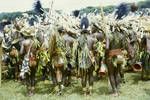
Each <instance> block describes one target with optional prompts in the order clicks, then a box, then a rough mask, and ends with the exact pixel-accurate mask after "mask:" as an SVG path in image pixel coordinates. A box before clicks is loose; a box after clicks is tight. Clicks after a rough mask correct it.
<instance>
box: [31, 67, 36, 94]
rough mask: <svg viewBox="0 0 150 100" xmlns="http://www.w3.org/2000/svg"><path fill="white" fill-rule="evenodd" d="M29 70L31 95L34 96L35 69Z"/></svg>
mask: <svg viewBox="0 0 150 100" xmlns="http://www.w3.org/2000/svg"><path fill="white" fill-rule="evenodd" d="M30 70H31V75H30V79H31V95H33V94H34V90H35V74H36V68H35V67H33V68H31V69H30Z"/></svg>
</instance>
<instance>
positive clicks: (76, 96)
mask: <svg viewBox="0 0 150 100" xmlns="http://www.w3.org/2000/svg"><path fill="white" fill-rule="evenodd" d="M125 80H126V83H125V84H122V86H121V88H120V91H121V94H120V96H118V97H113V96H112V95H110V94H109V91H110V86H109V85H108V82H107V79H103V80H99V81H97V82H95V83H94V87H93V94H92V96H86V97H85V96H83V95H82V91H81V84H80V81H79V80H78V81H75V80H74V81H72V85H71V86H69V87H66V88H65V89H64V91H63V95H62V96H56V95H55V94H53V93H52V89H53V86H52V85H51V82H49V83H47V84H46V83H44V82H42V81H41V82H38V83H37V84H36V93H35V95H34V96H32V97H28V96H26V87H25V86H24V85H22V84H21V83H19V82H15V81H13V80H5V81H3V82H2V87H1V88H0V100H150V81H141V80H140V74H139V73H126V74H125Z"/></svg>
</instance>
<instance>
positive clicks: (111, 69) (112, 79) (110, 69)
mask: <svg viewBox="0 0 150 100" xmlns="http://www.w3.org/2000/svg"><path fill="white" fill-rule="evenodd" d="M114 71H115V67H114V66H112V64H110V65H109V66H108V76H109V81H110V84H111V87H112V92H113V94H114V95H117V93H118V91H117V88H116V82H115V76H114V75H115V74H114V73H115V72H114Z"/></svg>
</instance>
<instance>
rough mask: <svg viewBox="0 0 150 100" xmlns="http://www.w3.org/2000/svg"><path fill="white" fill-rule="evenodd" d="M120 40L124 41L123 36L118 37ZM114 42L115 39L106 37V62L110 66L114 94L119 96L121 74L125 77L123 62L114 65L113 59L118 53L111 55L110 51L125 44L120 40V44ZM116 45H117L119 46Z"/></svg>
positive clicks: (110, 78)
mask: <svg viewBox="0 0 150 100" xmlns="http://www.w3.org/2000/svg"><path fill="white" fill-rule="evenodd" d="M113 35H116V34H113ZM113 38H116V37H113ZM118 40H119V41H122V40H121V38H118ZM112 42H113V40H111V39H110V38H108V37H106V51H105V55H106V59H105V62H106V65H107V67H108V76H109V80H110V84H111V87H112V93H113V95H114V96H118V93H119V90H118V88H119V85H120V82H121V77H120V76H121V75H122V77H123V74H122V73H121V72H122V71H121V70H122V67H121V64H117V67H116V66H114V64H113V63H114V62H113V59H116V57H117V55H114V56H110V55H109V53H110V51H111V50H115V49H120V48H124V46H123V44H122V43H121V42H118V43H120V44H117V42H113V43H112ZM114 45H116V46H117V47H116V46H114ZM118 52H119V51H118Z"/></svg>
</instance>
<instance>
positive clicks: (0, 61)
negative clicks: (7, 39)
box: [0, 43, 2, 87]
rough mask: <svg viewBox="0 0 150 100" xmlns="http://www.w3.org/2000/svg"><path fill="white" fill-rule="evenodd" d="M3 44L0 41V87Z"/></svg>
mask: <svg viewBox="0 0 150 100" xmlns="http://www.w3.org/2000/svg"><path fill="white" fill-rule="evenodd" d="M1 56H2V45H1V43H0V87H1V81H2V57H1Z"/></svg>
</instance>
